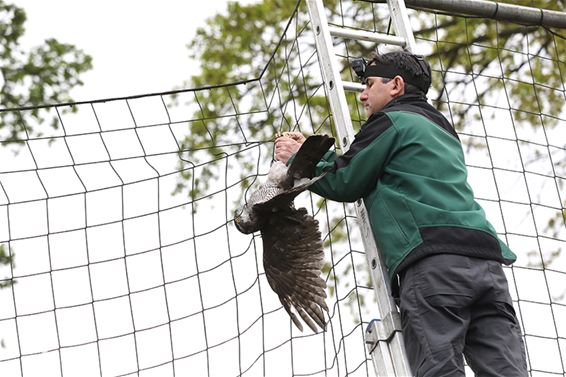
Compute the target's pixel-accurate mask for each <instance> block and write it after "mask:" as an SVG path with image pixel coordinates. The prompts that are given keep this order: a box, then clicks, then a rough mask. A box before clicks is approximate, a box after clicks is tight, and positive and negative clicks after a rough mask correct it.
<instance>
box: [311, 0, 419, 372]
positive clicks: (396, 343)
mask: <svg viewBox="0 0 566 377" xmlns="http://www.w3.org/2000/svg"><path fill="white" fill-rule="evenodd" d="M306 3H307V6H308V12H309V16H310V21H311V27H312V30H313V33H314V36H315V42H316V50H317V54H318V60H319V64H320V67H321V71H322V75H323V80H324V85H325V89H326V93H327V94H328V96H329V104H330V109H331V111H332V117H333V118H334V124H335V128H336V130H335V131H336V133H337V135H338V140H339V143H340V147H341V150H342V151H346V150H347V149H348V148H349V147H350V143H351V142H352V141H353V140H354V128H353V126H352V119H351V118H350V112H349V110H348V104H347V102H346V95H345V92H344V91H345V90H349V91H356V92H361V91H362V90H363V85H362V84H360V83H353V82H343V81H342V79H341V77H340V69H339V66H338V58H337V56H336V53H335V52H334V45H333V43H332V42H333V37H340V38H346V39H353V40H364V41H370V42H374V43H376V44H379V43H387V44H389V45H397V46H402V47H404V48H405V49H408V50H410V51H415V38H414V36H413V32H412V30H411V28H410V23H409V18H408V15H407V9H406V7H405V3H404V0H387V4H388V6H389V11H390V14H391V19H392V24H393V28H394V31H395V34H396V35H395V36H392V35H386V34H380V33H373V32H367V31H360V30H352V29H346V28H341V27H335V26H330V25H328V20H327V17H326V13H325V9H324V5H323V3H322V0H306ZM355 207H356V214H357V218H358V222H359V226H360V228H361V234H362V239H363V244H364V249H365V254H366V258H367V261H368V264H369V267H370V271H371V273H372V280H373V287H374V290H375V293H376V296H377V304H378V310H379V314H380V319H375V320H373V321H371V322H370V324H369V325H368V327H367V329H366V333H365V335H366V340H365V341H366V347H367V349H368V352H369V353H370V354H371V357H372V360H373V365H374V368H375V372H376V374H377V376H387V377H389V376H403V377H405V376H411V375H412V374H411V369H410V367H409V364H408V362H407V356H406V352H405V345H404V343H403V338H402V334H401V317H400V315H399V311H398V310H397V307H396V305H395V302H394V301H393V298H392V296H391V294H390V292H391V288H390V283H389V279H388V278H387V272H386V269H385V265H384V264H383V263H382V261H381V258H380V256H379V252H378V249H377V246H376V244H375V239H374V237H373V233H372V230H371V226H370V223H369V218H368V214H367V210H366V208H365V205H364V203H363V201H362V200H361V199H360V200H358V201H357V202H356V204H355Z"/></svg>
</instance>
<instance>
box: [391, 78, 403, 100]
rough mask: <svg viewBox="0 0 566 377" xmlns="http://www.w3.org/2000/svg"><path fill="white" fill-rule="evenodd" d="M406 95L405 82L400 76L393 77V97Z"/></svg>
mask: <svg viewBox="0 0 566 377" xmlns="http://www.w3.org/2000/svg"><path fill="white" fill-rule="evenodd" d="M403 94H405V80H403V78H402V77H401V76H399V75H397V76H395V77H393V87H392V88H391V96H393V97H399V96H402V95H403Z"/></svg>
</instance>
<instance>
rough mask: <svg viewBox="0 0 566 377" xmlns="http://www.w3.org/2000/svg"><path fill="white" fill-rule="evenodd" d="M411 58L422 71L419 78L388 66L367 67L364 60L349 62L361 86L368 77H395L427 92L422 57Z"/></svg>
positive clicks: (425, 72) (425, 69) (366, 62)
mask: <svg viewBox="0 0 566 377" xmlns="http://www.w3.org/2000/svg"><path fill="white" fill-rule="evenodd" d="M411 56H413V57H414V59H415V60H416V62H417V63H418V64H419V67H420V68H421V70H422V73H423V74H422V75H420V76H419V77H414V76H413V75H412V74H411V73H409V72H407V71H405V70H403V69H400V68H398V67H395V66H393V65H390V64H383V63H373V64H371V65H368V64H369V63H368V61H367V60H365V59H364V58H359V59H354V60H353V61H352V62H351V66H352V69H353V70H354V72H356V75H357V76H358V78H359V79H360V81H361V82H362V83H363V84H365V83H366V82H367V79H368V77H384V78H389V79H392V78H394V77H395V76H401V77H402V78H403V80H404V81H405V82H406V83H408V84H412V85H414V86H416V87H417V88H419V89H420V90H422V91H423V92H424V93H426V92H427V91H428V85H427V79H428V81H430V73H429V71H428V67H427V65H426V63H425V61H424V59H423V57H422V56H418V55H411Z"/></svg>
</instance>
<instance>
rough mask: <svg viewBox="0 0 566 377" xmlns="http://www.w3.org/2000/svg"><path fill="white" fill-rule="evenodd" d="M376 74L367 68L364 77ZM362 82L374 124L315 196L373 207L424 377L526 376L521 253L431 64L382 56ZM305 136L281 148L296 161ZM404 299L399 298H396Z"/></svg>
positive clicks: (412, 359)
mask: <svg viewBox="0 0 566 377" xmlns="http://www.w3.org/2000/svg"><path fill="white" fill-rule="evenodd" d="M364 68H365V70H364ZM360 72H361V73H360V75H361V76H362V79H363V81H364V83H365V85H366V87H365V89H364V91H363V92H362V94H361V95H360V100H361V101H362V102H363V104H364V108H365V111H366V114H367V116H368V120H367V121H366V123H365V124H364V125H363V126H362V128H361V130H360V131H359V132H358V134H357V135H356V138H355V140H354V142H353V143H352V145H351V147H350V149H349V150H348V151H347V152H346V153H344V154H343V155H341V156H337V155H336V154H335V153H333V152H329V153H327V154H326V155H325V156H324V157H323V159H322V160H321V161H320V162H319V163H318V165H317V173H318V174H320V173H321V172H322V171H327V173H326V175H325V177H324V178H323V179H321V180H319V181H318V182H317V183H316V184H315V185H314V186H312V187H311V190H312V191H313V192H315V193H317V194H319V195H321V196H323V197H326V198H328V199H330V200H335V201H345V202H353V201H355V200H357V199H358V198H363V199H364V202H365V205H366V207H367V209H368V213H369V217H370V222H371V226H372V229H373V233H374V235H375V238H376V242H377V245H378V247H379V249H380V252H381V254H382V256H383V258H384V262H385V264H386V266H387V269H388V273H389V277H390V278H391V281H392V286H393V287H394V288H399V297H398V299H399V301H398V302H399V307H400V312H401V320H402V326H403V338H404V341H405V347H406V349H407V355H408V359H409V364H410V366H411V368H412V371H413V373H414V374H415V375H416V376H434V377H438V376H464V362H463V358H462V354H463V355H464V356H465V357H466V360H467V363H468V365H469V366H470V367H471V368H472V369H473V370H474V372H475V373H476V374H477V375H480V376H499V377H501V376H505V377H511V376H526V375H527V366H526V361H525V351H524V346H523V340H522V337H521V330H520V327H519V324H518V321H517V318H516V315H515V311H514V309H513V304H512V301H511V297H510V295H509V289H508V285H507V280H506V277H505V274H504V272H503V269H502V267H501V264H502V263H504V264H511V263H512V262H514V261H515V259H516V256H515V255H514V254H513V253H512V252H511V250H509V248H508V247H507V245H505V244H504V243H503V242H502V241H501V240H500V239H499V238H498V237H497V234H496V231H495V229H494V228H493V226H492V225H491V224H490V223H489V222H488V221H487V219H486V217H485V212H484V211H483V209H482V208H481V207H480V205H479V204H478V203H477V202H476V201H475V200H474V195H473V192H472V190H471V188H470V186H469V185H468V183H467V171H466V166H465V163H464V154H463V151H462V146H461V144H460V141H459V138H458V135H457V134H456V132H455V131H454V128H453V127H452V125H451V124H450V123H449V122H448V120H447V119H446V118H445V117H444V116H443V115H442V114H441V113H440V112H438V111H437V110H436V109H435V108H434V107H432V106H431V105H430V104H428V103H427V100H426V93H427V91H428V89H429V87H430V84H431V72H430V66H429V65H428V63H427V62H426V61H425V60H424V59H422V58H421V57H418V56H415V55H413V54H411V53H409V52H405V51H402V52H392V53H387V54H383V55H375V56H373V57H372V59H371V61H370V62H369V64H368V65H367V66H364V67H362V69H361V70H360ZM303 140H304V137H303V136H302V135H301V134H300V133H288V134H287V135H286V136H283V137H280V138H278V139H277V140H276V141H275V157H276V159H278V160H280V161H283V162H287V161H288V160H289V158H292V155H293V154H294V153H295V152H296V151H297V150H298V148H299V146H300V145H301V143H302V141H303ZM395 291H397V290H396V289H395Z"/></svg>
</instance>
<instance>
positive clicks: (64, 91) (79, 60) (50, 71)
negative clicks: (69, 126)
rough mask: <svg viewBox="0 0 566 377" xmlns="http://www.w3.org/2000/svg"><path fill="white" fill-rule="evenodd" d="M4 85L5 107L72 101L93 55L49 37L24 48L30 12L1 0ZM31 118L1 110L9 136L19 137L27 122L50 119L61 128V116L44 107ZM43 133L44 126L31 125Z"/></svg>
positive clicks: (0, 123) (0, 124) (0, 98)
mask: <svg viewBox="0 0 566 377" xmlns="http://www.w3.org/2000/svg"><path fill="white" fill-rule="evenodd" d="M0 20H1V21H0V73H1V75H2V77H3V83H2V87H1V88H0V103H1V104H2V108H15V107H33V106H43V105H46V104H50V103H63V102H69V101H71V100H72V99H71V97H70V95H69V92H70V90H71V89H72V88H73V87H75V86H77V85H82V84H83V82H82V81H81V79H80V74H82V73H83V72H85V71H87V70H89V69H91V68H92V58H91V57H90V56H89V55H87V54H85V53H84V52H83V51H81V50H80V49H77V48H76V47H75V46H73V45H70V44H65V43H61V42H58V41H57V40H55V39H46V40H45V42H44V43H43V44H42V45H40V46H37V47H34V48H32V49H31V50H30V51H23V50H22V49H21V48H20V46H19V43H20V38H21V37H22V36H23V34H24V32H25V27H24V24H25V21H26V13H25V11H24V10H23V9H22V8H19V7H17V6H15V5H12V4H8V3H6V2H5V1H3V0H0ZM28 114H29V116H30V117H31V119H21V118H20V117H18V116H17V113H16V112H0V130H1V129H7V130H9V135H10V136H9V138H3V139H4V140H12V141H14V140H18V139H21V138H22V134H23V132H24V128H23V124H22V123H24V122H26V121H30V122H34V123H38V124H42V123H46V122H48V123H49V124H50V125H51V126H52V127H58V122H57V119H55V118H46V115H45V114H43V112H42V110H41V109H33V110H30V111H29V112H28ZM27 132H28V133H29V132H35V133H36V134H38V135H41V133H42V132H41V129H33V130H32V129H30V128H29V127H28V128H27Z"/></svg>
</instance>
